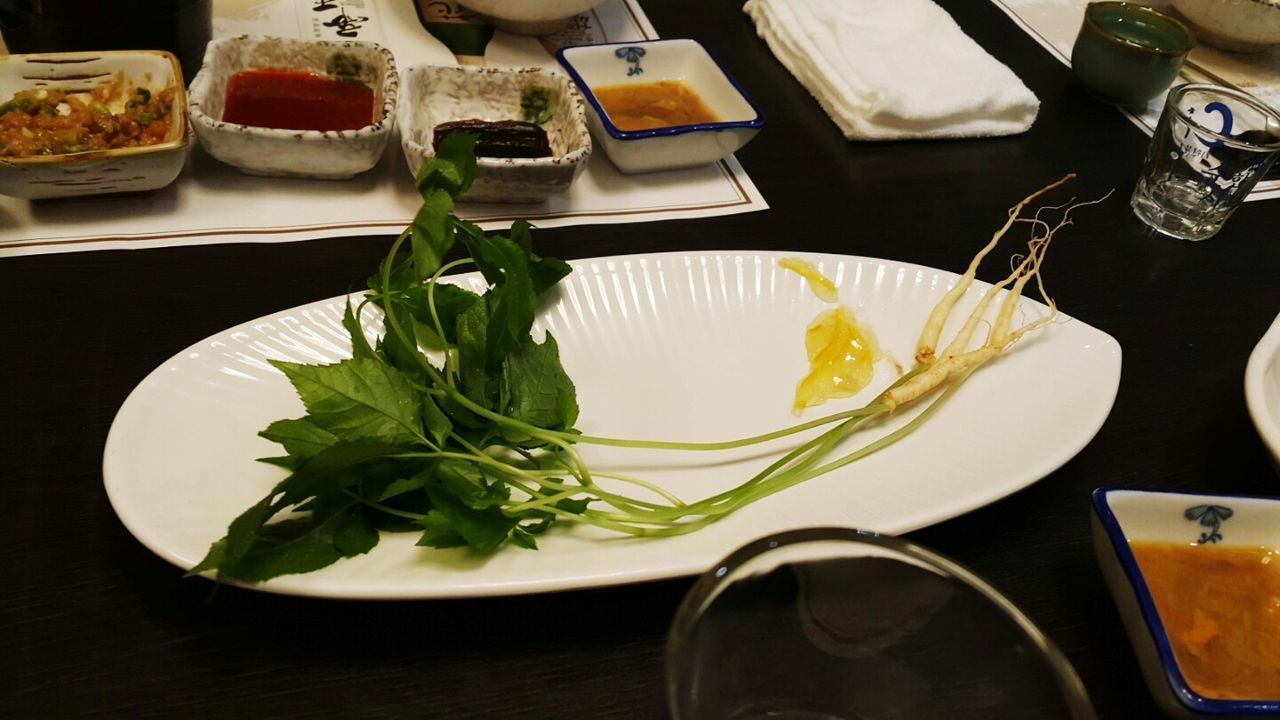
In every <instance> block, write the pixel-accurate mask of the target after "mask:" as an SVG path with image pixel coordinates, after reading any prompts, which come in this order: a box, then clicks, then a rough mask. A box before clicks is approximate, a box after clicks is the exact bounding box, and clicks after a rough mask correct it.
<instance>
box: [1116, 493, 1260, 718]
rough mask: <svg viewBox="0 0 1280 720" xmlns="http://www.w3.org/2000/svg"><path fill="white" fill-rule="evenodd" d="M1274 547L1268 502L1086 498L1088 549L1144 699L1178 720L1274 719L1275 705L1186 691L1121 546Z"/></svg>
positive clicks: (1190, 496) (1187, 496) (1184, 496)
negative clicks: (1089, 503)
mask: <svg viewBox="0 0 1280 720" xmlns="http://www.w3.org/2000/svg"><path fill="white" fill-rule="evenodd" d="M1134 541H1138V542H1142V541H1154V542H1171V543H1185V544H1187V545H1203V544H1218V543H1222V544H1224V545H1239V546H1245V547H1260V546H1261V547H1273V548H1274V547H1280V501H1277V500H1276V499H1275V498H1265V497H1246V496H1235V495H1201V494H1194V493H1172V492H1148V491H1142V490H1108V489H1100V490H1095V491H1094V492H1093V546H1094V550H1096V551H1097V554H1098V563H1099V565H1100V566H1101V567H1102V576H1103V578H1104V579H1105V580H1106V582H1107V586H1108V587H1109V588H1110V590H1111V595H1112V597H1114V598H1115V603H1116V608H1117V609H1118V610H1119V611H1120V618H1121V619H1122V620H1123V621H1124V627H1125V631H1126V632H1127V633H1128V635H1129V640H1130V642H1131V643H1132V644H1133V649H1134V652H1135V653H1136V654H1137V657H1138V664H1139V665H1140V666H1141V668H1142V674H1143V677H1144V678H1145V679H1146V681H1147V688H1148V689H1149V690H1150V691H1151V696H1152V697H1153V698H1154V699H1155V701H1156V702H1157V703H1158V704H1159V705H1160V708H1161V709H1162V710H1163V711H1164V712H1165V714H1166V715H1168V716H1169V717H1172V718H1180V719H1182V720H1204V719H1205V718H1213V717H1225V718H1233V719H1238V718H1274V717H1277V716H1280V698H1271V699H1260V700H1214V699H1211V698H1207V697H1204V696H1203V695H1200V694H1199V693H1197V692H1195V691H1194V690H1192V689H1191V688H1190V687H1188V686H1187V682H1186V680H1185V679H1184V678H1183V676H1182V672H1181V670H1179V669H1178V662H1177V660H1176V659H1175V658H1174V654H1173V647H1172V646H1171V645H1170V643H1169V635H1168V633H1166V632H1165V628H1164V624H1163V623H1162V622H1161V621H1160V613H1159V612H1157V610H1156V606H1155V602H1154V601H1153V600H1152V598H1151V591H1150V589H1149V588H1148V587H1147V583H1146V581H1145V580H1144V579H1143V577H1142V570H1141V569H1140V568H1139V567H1138V563H1137V560H1135V559H1134V556H1133V551H1132V550H1131V549H1130V548H1129V543H1131V542H1134Z"/></svg>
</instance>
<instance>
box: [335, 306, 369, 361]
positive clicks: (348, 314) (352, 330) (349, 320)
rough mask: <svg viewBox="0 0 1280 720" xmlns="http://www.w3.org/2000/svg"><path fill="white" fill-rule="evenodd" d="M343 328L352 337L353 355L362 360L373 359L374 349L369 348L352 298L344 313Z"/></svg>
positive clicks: (367, 339)
mask: <svg viewBox="0 0 1280 720" xmlns="http://www.w3.org/2000/svg"><path fill="white" fill-rule="evenodd" d="M342 327H344V328H346V331H347V333H348V334H350V335H351V354H352V355H353V356H355V357H356V358H357V359H360V360H366V359H372V358H373V357H374V352H373V348H372V347H370V346H369V338H367V337H365V334H364V328H363V327H361V325H360V321H359V320H357V319H356V315H355V312H354V311H353V310H352V309H351V298H347V307H346V309H345V310H343V312H342Z"/></svg>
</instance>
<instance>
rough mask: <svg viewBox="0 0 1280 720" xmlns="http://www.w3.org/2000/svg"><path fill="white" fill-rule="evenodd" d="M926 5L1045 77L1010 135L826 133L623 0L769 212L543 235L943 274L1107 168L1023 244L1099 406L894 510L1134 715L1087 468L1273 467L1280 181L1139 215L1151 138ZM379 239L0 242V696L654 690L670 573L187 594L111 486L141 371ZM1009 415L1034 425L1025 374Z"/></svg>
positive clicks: (1013, 37)
mask: <svg viewBox="0 0 1280 720" xmlns="http://www.w3.org/2000/svg"><path fill="white" fill-rule="evenodd" d="M941 4H942V5H943V6H945V7H946V8H947V9H948V10H950V11H951V12H952V13H953V15H954V16H955V18H956V19H957V21H958V22H959V23H960V24H961V26H962V27H964V29H965V30H966V31H967V32H968V33H969V34H970V35H972V36H973V37H974V38H975V39H976V40H977V41H978V42H979V43H980V44H982V45H983V46H984V47H985V48H986V49H987V50H988V51H990V52H991V53H992V54H993V55H995V56H996V57H997V58H998V59H1000V60H1001V61H1003V62H1005V63H1006V64H1008V65H1009V66H1010V67H1012V68H1013V69H1014V70H1015V71H1016V72H1017V73H1018V74H1019V75H1020V76H1021V77H1022V78H1023V79H1024V81H1025V82H1026V83H1027V85H1028V86H1030V88H1031V89H1032V90H1033V91H1034V92H1035V93H1036V94H1037V95H1038V96H1039V97H1040V99H1041V102H1042V107H1041V111H1040V116H1039V119H1038V120H1037V122H1036V124H1035V127H1034V128H1033V129H1032V130H1031V131H1030V132H1028V133H1026V134H1025V135H1022V136H1018V137H1013V138H1005V139H988V140H964V141H931V142H903V143H883V144H865V143H848V142H846V141H845V140H844V139H843V138H842V137H841V136H840V134H839V133H838V132H837V130H836V128H835V127H834V126H833V125H832V124H831V123H830V121H829V120H828V119H827V117H826V116H825V115H824V114H823V113H822V112H821V110H820V109H819V108H818V107H817V106H816V104H815V103H814V102H813V101H812V99H811V98H810V97H809V95H808V93H807V92H806V91H805V90H804V89H803V88H802V87H801V86H800V85H798V84H797V83H796V82H795V81H794V80H793V79H792V77H791V76H790V75H789V74H788V73H787V71H786V70H785V69H784V68H783V67H782V66H781V65H779V64H778V63H777V62H776V61H775V60H774V59H773V57H772V56H771V55H770V53H769V52H768V50H767V49H766V48H765V46H764V45H763V43H762V42H761V41H760V40H759V39H758V38H757V37H756V35H755V33H754V29H753V27H752V25H751V23H750V21H749V20H748V19H747V18H746V16H744V15H743V14H742V13H741V11H740V5H741V3H740V2H737V1H736V0H735V1H723V0H720V1H716V2H708V3H677V2H659V0H647V2H646V3H645V6H646V8H645V9H646V11H647V12H648V13H649V15H650V17H651V19H652V20H653V22H654V24H655V25H656V27H657V29H658V31H659V33H661V34H662V35H664V36H667V37H696V38H698V39H700V40H702V41H703V42H704V43H706V44H707V45H708V46H709V47H710V48H711V50H712V51H713V52H714V53H716V54H717V55H718V56H719V57H720V58H722V60H723V61H724V62H725V63H726V64H727V66H728V69H729V70H730V72H731V73H733V74H734V75H735V76H736V77H737V78H739V79H740V81H741V82H742V84H743V85H744V86H745V88H746V90H747V91H748V92H749V93H750V94H751V95H752V96H753V97H754V98H755V99H756V101H757V102H758V103H759V105H760V106H761V107H762V108H763V109H764V112H765V113H766V114H767V116H768V126H767V128H766V129H765V131H764V132H763V133H762V134H761V135H760V137H759V138H758V139H757V140H756V141H755V142H754V143H752V144H751V145H750V146H748V147H747V148H745V149H744V150H743V151H742V152H741V153H740V154H739V159H740V160H741V162H742V164H743V165H744V166H745V167H746V168H747V170H748V172H749V173H750V175H751V177H752V178H753V179H754V180H755V182H756V183H757V185H758V186H759V188H760V190H761V191H762V192H763V193H764V195H765V197H766V198H767V199H768V201H769V203H770V205H771V209H770V210H768V211H767V212H763V213H752V214H746V215H739V216H732V217H725V218H717V219H704V220H692V221H680V222H663V223H639V224H634V225H610V226H600V227H589V226H588V227H575V228H566V229H557V230H543V231H540V232H539V233H538V235H537V242H538V244H539V249H540V252H541V253H542V254H544V255H555V256H560V257H565V258H575V257H586V256H595V255H609V254H616V253H633V252H649V251H667V250H679V249H709V248H725V249H777V248H787V249H796V250H812V251H827V252H843V253H851V254H859V255H868V256H873V257H883V258H890V259H894V260H900V261H906V262H914V263H922V264H925V265H930V266H934V267H940V268H948V269H959V268H961V267H962V266H963V264H964V263H965V262H966V261H967V259H968V258H969V257H970V255H971V254H972V252H973V250H974V248H975V243H978V242H980V241H981V240H983V239H985V238H986V237H988V236H989V234H990V232H991V231H992V229H993V228H994V227H995V225H996V224H997V223H998V222H999V221H1001V220H1002V219H1003V217H1004V213H1005V210H1006V208H1008V207H1009V206H1010V205H1012V204H1013V203H1015V202H1016V201H1017V200H1019V199H1020V198H1022V197H1023V196H1024V195H1026V194H1027V193H1028V192H1029V191H1030V190H1033V189H1035V188H1038V187H1040V186H1041V185H1043V184H1045V183H1046V182H1048V181H1050V180H1052V179H1056V178H1058V177H1059V176H1061V175H1062V174H1063V173H1065V172H1067V171H1076V172H1078V173H1079V174H1080V179H1079V181H1078V182H1077V183H1076V186H1075V188H1076V192H1077V193H1078V194H1079V195H1080V196H1081V197H1094V196H1098V195H1101V194H1102V193H1104V192H1105V191H1106V190H1108V189H1112V188H1114V189H1115V191H1116V192H1115V195H1114V196H1113V198H1112V199H1111V200H1110V201H1108V202H1106V203H1105V204H1103V205H1102V206H1100V207H1095V208H1091V209H1089V210H1088V211H1087V212H1082V213H1081V214H1080V216H1079V220H1078V225H1077V226H1076V227H1075V228H1072V229H1071V230H1070V235H1069V236H1064V237H1063V240H1062V241H1061V242H1059V243H1058V244H1056V246H1055V250H1054V253H1055V256H1054V258H1053V261H1052V263H1051V265H1050V266H1049V272H1050V273H1051V275H1050V281H1051V282H1052V285H1053V287H1054V288H1055V290H1056V297H1057V300H1058V302H1059V303H1060V305H1061V307H1062V308H1063V309H1064V310H1066V311H1067V312H1069V313H1070V314H1072V315H1074V316H1076V317H1078V318H1080V319H1081V320H1083V321H1085V322H1087V323H1090V324H1092V325H1094V326H1096V327H1099V328H1101V329H1103V330H1105V331H1106V332H1108V333H1110V334H1111V335H1113V336H1114V337H1116V338H1117V339H1118V340H1119V342H1120V344H1121V346H1122V347H1123V350H1124V372H1123V377H1122V380H1121V386H1120V392H1119V397H1118V398H1117V400H1116V404H1115V408H1114V410H1113V411H1112V413H1111V416H1110V418H1109V419H1108V420H1107V422H1106V424H1105V426H1104V427H1103V428H1102V430H1101V432H1100V433H1099V434H1098V436H1097V438H1096V439H1095V440H1094V441H1093V442H1092V443H1091V444H1090V445H1089V446H1088V447H1086V448H1085V449H1084V450H1083V451H1082V452H1081V453H1080V454H1079V455H1078V456H1077V457H1076V458H1075V459H1074V460H1072V461H1070V462H1068V463H1067V464H1066V465H1065V466H1064V467H1063V468H1061V469H1060V470H1058V471H1057V472H1055V473H1053V474H1052V475H1050V476H1049V477H1047V478H1045V479H1043V480H1041V481H1040V482H1038V483H1036V484H1035V485H1033V486H1031V487H1030V488H1027V489H1025V490H1023V491H1022V492H1019V493H1017V494H1015V495H1014V496H1012V497H1009V498H1007V499H1005V500H1002V501H1000V502H997V503H995V504H993V505H991V506H989V507H986V508H984V509H982V510H978V511H976V512H973V513H970V514H968V515H966V516H964V517H961V518H958V519H955V520H952V521H950V522H946V523H943V524H941V525H938V526H935V527H932V528H929V529H926V530H923V531H920V532H917V533H913V537H915V538H916V539H917V540H919V541H921V542H923V543H925V544H927V545H929V546H932V547H934V548H935V549H937V550H939V551H941V552H943V553H945V554H947V555H950V556H951V557H953V558H955V559H957V560H959V561H960V562H961V563H963V564H965V565H967V566H969V567H970V568H972V569H973V570H974V571H976V572H977V573H978V574H980V575H981V576H983V577H984V578H986V579H987V580H989V581H990V582H991V583H992V584H993V585H994V586H995V587H996V588H997V589H999V590H1000V591H1002V592H1004V593H1006V594H1007V595H1008V596H1009V597H1010V598H1011V599H1012V600H1013V601H1014V602H1015V603H1016V604H1018V605H1019V606H1020V607H1021V608H1022V609H1023V610H1024V611H1025V612H1026V613H1027V614H1028V615H1029V616H1030V617H1031V618H1032V619H1033V620H1034V621H1035V622H1036V623H1038V624H1039V625H1040V626H1041V627H1042V628H1043V629H1044V630H1045V631H1046V632H1047V633H1048V634H1049V636H1051V637H1052V639H1053V640H1054V641H1055V642H1056V643H1057V644H1058V645H1059V646H1060V647H1061V648H1062V649H1063V651H1064V652H1065V653H1066V654H1067V656H1068V657H1069V658H1070V660H1071V661H1072V662H1073V663H1074V665H1075V667H1076V669H1077V670H1078V672H1079V673H1080V675H1081V676H1082V677H1083V679H1084V682H1085V684H1086V686H1087V687H1088V690H1089V692H1090V694H1091V695H1092V698H1093V700H1094V703H1095V704H1096V706H1097V709H1098V711H1099V714H1100V715H1101V716H1102V717H1104V718H1144V717H1157V713H1156V711H1155V710H1154V707H1153V704H1152V702H1151V700H1150V698H1149V696H1148V694H1147V691H1146V688H1145V687H1144V686H1143V685H1142V682H1141V680H1140V678H1139V676H1138V672H1137V667H1136V664H1135V661H1134V657H1133V655H1132V653H1131V650H1130V647H1129V643H1128V640H1127V639H1126V638H1125V635H1124V632H1123V630H1122V628H1121V625H1120V622H1119V618H1118V616H1117V614H1116V612H1115V609H1114V607H1113V606H1112V604H1111V599H1110V597H1109V595H1108V594H1107V591H1106V589H1105V587H1104V585H1103V582H1102V578H1101V577H1100V575H1099V572H1098V569H1097V566H1096V564H1095V561H1094V553H1093V547H1092V545H1091V543H1090V540H1089V533H1088V518H1089V505H1088V501H1089V492H1090V491H1091V490H1092V489H1093V488H1095V487H1099V486H1126V487H1137V488H1168V489H1182V490H1204V491H1231V492H1238V493H1270V492H1275V491H1276V489H1277V487H1280V478H1277V476H1276V475H1275V473H1274V472H1273V470H1272V469H1271V467H1270V466H1269V464H1268V460H1267V456H1266V453H1265V450H1264V448H1263V446H1262V444H1261V442H1260V441H1259V439H1258V437H1257V435H1256V433H1255V431H1254V428H1253V426H1252V425H1251V424H1250V422H1249V418H1248V415H1247V412H1246V409H1245V404H1244V399H1243V395H1242V378H1243V373H1244V367H1245V362H1246V358H1247V357H1248V354H1249V352H1250V350H1251V348H1252V346H1253V344H1254V343H1255V342H1256V341H1257V340H1258V338H1259V337H1261V335H1262V334H1263V332H1264V331H1265V329H1266V328H1267V326H1268V324H1269V323H1270V322H1271V320H1272V318H1273V317H1274V316H1275V314H1276V312H1277V310H1280V273H1278V272H1277V269H1278V268H1280V240H1278V239H1277V238H1278V233H1277V228H1278V227H1280V203H1277V202H1264V203H1251V204H1247V205H1246V206H1245V207H1244V208H1243V209H1241V210H1240V211H1239V212H1238V213H1237V214H1236V216H1235V217H1233V218H1232V219H1231V221H1230V223H1229V224H1228V225H1227V227H1226V229H1225V230H1224V231H1223V232H1222V233H1221V235H1220V236H1218V237H1217V238H1215V239H1213V240H1210V241H1208V242H1203V243H1199V244H1192V243H1186V242H1181V241H1177V240H1172V239H1169V238H1165V237H1161V236H1157V235H1154V234H1152V233H1151V232H1148V231H1146V230H1145V229H1144V228H1143V227H1142V226H1141V225H1139V224H1138V222H1137V221H1136V220H1134V219H1133V217H1132V215H1131V213H1130V210H1129V207H1128V201H1127V198H1128V195H1129V193H1130V192H1131V190H1132V188H1133V182H1134V179H1135V177H1136V175H1137V172H1138V168H1139V164H1140V162H1141V159H1142V154H1143V151H1144V148H1145V147H1146V142H1147V139H1146V137H1145V136H1144V135H1143V134H1142V133H1141V132H1140V131H1139V130H1137V129H1136V128H1135V127H1133V126H1132V125H1131V124H1130V123H1129V121H1127V120H1126V119H1124V118H1123V117H1122V116H1121V115H1120V114H1119V113H1117V112H1116V111H1115V110H1113V109H1112V108H1110V107H1107V106H1105V105H1102V104H1100V103H1098V102H1096V101H1094V100H1092V99H1090V97H1089V96H1087V95H1086V94H1085V93H1084V91H1083V89H1082V88H1081V87H1080V85H1079V84H1078V83H1077V82H1076V81H1075V80H1074V78H1073V77H1072V76H1071V74H1070V72H1069V71H1068V70H1067V69H1066V68H1065V67H1063V66H1062V65H1061V64H1059V63H1058V62H1057V61H1056V60H1054V59H1053V58H1051V57H1050V56H1049V55H1048V54H1047V53H1046V52H1044V51H1043V50H1042V49H1041V48H1040V47H1039V46H1038V45H1036V44H1035V42H1034V41H1032V40H1031V38H1029V37H1028V36H1026V35H1025V34H1024V33H1022V32H1020V31H1019V30H1018V29H1017V28H1016V27H1015V26H1014V25H1013V23H1011V22H1010V21H1009V20H1008V19H1007V18H1006V17H1005V16H1004V15H1003V14H1002V13H1001V12H1000V11H999V10H998V9H997V8H996V7H995V6H993V5H992V4H990V3H989V2H987V0H944V1H943V2H941ZM264 201H269V200H268V199H264ZM386 247H387V241H386V240H385V239H382V238H351V239H339V240H319V241H313V242H303V243H288V244H275V245H217V246H195V247H185V248H167V249H157V250H145V251H137V252H129V251H123V252H92V253H73V254H63V255H46V256H38V257H25V258H17V259H6V260H3V261H0V288H3V297H4V298H5V300H6V302H5V315H6V318H7V319H6V321H5V322H4V324H3V328H4V331H3V336H4V343H3V346H4V349H5V351H4V353H3V357H4V360H3V372H2V373H0V378H3V380H2V382H3V383H4V388H5V391H4V393H3V397H4V399H5V403H4V405H3V407H2V409H0V438H3V441H2V442H0V448H2V449H0V460H2V461H0V481H2V482H3V485H2V490H0V492H2V493H3V495H2V496H0V497H2V498H3V500H2V501H0V558H2V559H0V587H2V588H3V589H4V597H3V600H2V601H0V608H2V610H0V638H3V644H2V646H0V678H3V679H2V680H0V717H32V718H42V717H77V718H88V717H230V716H239V717H253V718H258V717H309V716H337V717H343V716H346V717H438V718H464V717H510V718H517V717H518V718H542V717H547V718H551V717H598V718H632V717H661V716H663V715H664V714H665V709H664V702H663V691H662V688H663V678H662V661H661V659H662V648H663V639H664V633H665V632H666V629H667V627H668V624H669V622H670V620H671V618H672V614H673V612H674V610H675V607H676V605H677V604H678V603H679V601H680V599H681V597H682V596H683V594H684V593H685V592H686V590H687V589H688V588H689V585H690V582H689V581H688V580H673V581H668V582H657V583H650V584H644V585H638V586H632V587H620V588H611V589H601V590H590V591H582V592H569V593H561V594H551V595H540V596H530V597H517V598H508V599H484V600H459V601H440V602H336V601H323V600H312V599H299V598H291V597H281V596H275V595H269V594H265V593H258V592H252V591H243V590H238V589H234V588H222V589H220V590H219V591H218V592H217V593H216V594H213V595H212V596H211V594H210V587H211V586H210V585H209V584H208V583H207V582H205V581H202V580H184V579H182V577H181V573H180V572H179V571H178V570H177V569H175V568H174V567H172V566H170V565H168V564H166V563H165V562H164V561H162V560H160V559H159V558H157V557H156V556H154V555H152V554H151V553H150V552H149V551H147V550H146V549H144V548H143V547H142V546H141V545H140V544H139V543H137V542H136V541H135V540H134V539H133V538H132V537H131V536H130V535H129V533H128V532H127V531H126V530H125V529H124V527H123V526H122V525H121V524H120V523H119V521H117V519H116V517H115V515H114V514H113V513H112V511H111V508H110V506H109V505H108V503H107V498H106V495H105V493H104V491H103V487H102V477H101V470H100V468H101V458H102V449H103V442H104V439H105V437H106V434H107V429H108V427H109V426H110V423H111V420H112V418H113V416H114V414H115V412H116V410H117V408H118V407H119V406H120V404H121V402H122V401H123V400H124V398H125V396H126V395H127V394H128V393H129V391H130V390H131V389H132V388H133V387H134V386H135V385H136V384H137V383H138V382H139V381H140V380H142V378H143V377H144V376H145V375H146V374H147V373H148V372H149V371H150V370H152V369H153V368H154V367H156V366H157V365H158V364H160V363H161V362H162V361H164V360H165V359H166V358H168V357H170V356H171V355H172V354H174V353H175V352H177V351H179V350H181V349H182V348H184V347H186V346H187V345H189V344H191V343H193V342H195V341H197V340H199V339H201V338H203V337H206V336H208V335H210V334H212V333H215V332H217V331H219V330H222V329H224V328H227V327H230V326H232V325H234V324H237V323H239V322H242V321H244V320H247V319H250V318H254V317H258V316H260V315H263V314H266V313H268V312H271V311H275V310H280V309H284V308H288V307H292V306H295V305H299V304H302V303H306V302H309V301H312V300H317V299H321V298H325V297H330V296H333V295H335V294H337V293H339V292H342V291H345V290H347V289H350V288H359V287H361V286H362V283H363V279H364V278H365V277H366V275H367V273H368V272H369V271H370V269H371V268H372V267H374V266H375V264H376V262H377V261H378V260H379V259H380V258H381V256H382V255H383V253H384V251H385V249H386ZM1028 412H1029V418H1028V421H1029V422H1034V398H1028ZM549 618H554V619H556V620H557V622H555V623H549V622H532V620H533V619H542V620H546V619H549Z"/></svg>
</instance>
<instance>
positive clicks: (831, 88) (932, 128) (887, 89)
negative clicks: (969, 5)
mask: <svg viewBox="0 0 1280 720" xmlns="http://www.w3.org/2000/svg"><path fill="white" fill-rule="evenodd" d="M743 11H744V12H746V13H747V15H750V16H751V19H752V20H754V21H755V24H756V31H757V32H758V33H759V34H760V37H762V38H764V40H765V42H766V43H768V45H769V48H770V49H771V50H772V51H773V54H774V55H775V56H777V58H778V60H780V61H781V62H782V64H783V65H784V66H786V68H787V69H788V70H790V71H791V74H792V75H795V76H796V79H798V80H799V81H800V83H801V84H803V85H804V86H805V87H806V88H808V90H809V92H811V93H812V94H813V96H814V97H815V98H817V100H818V103H819V104H821V105H822V107H823V109H825V110H826V111H827V114H828V115H830V116H831V119H832V120H834V121H835V123H836V125H839V126H840V129H841V130H842V131H843V132H844V136H845V137H846V138H848V139H850V140H895V139H901V138H940V137H978V136H986V135H1013V134H1015V133H1020V132H1024V131H1026V130H1027V128H1029V127H1031V123H1032V122H1034V121H1035V119H1036V112H1037V111H1038V110H1039V109H1040V101H1039V100H1037V99H1036V96H1035V95H1034V94H1033V93H1032V92H1031V91H1030V90H1028V89H1027V86H1026V85H1024V84H1023V83H1022V81H1021V80H1020V79H1018V76H1017V75H1014V74H1013V72H1012V71H1011V70H1009V68H1007V67H1005V66H1004V65H1002V64H1000V63H999V62H998V61H996V59H995V58H993V57H991V56H990V55H988V54H987V53H986V51H984V50H983V49H982V48H981V47H979V46H978V44H977V43H975V42H974V41H973V40H972V39H970V38H969V36H967V35H965V34H964V31H963V30H961V29H960V26H958V25H956V23H955V21H954V20H952V19H951V16H950V15H948V14H947V12H946V11H945V10H943V9H942V8H940V7H938V6H937V5H935V4H933V3H932V2H931V1H930V0H747V3H746V5H745V6H744V7H743Z"/></svg>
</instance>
